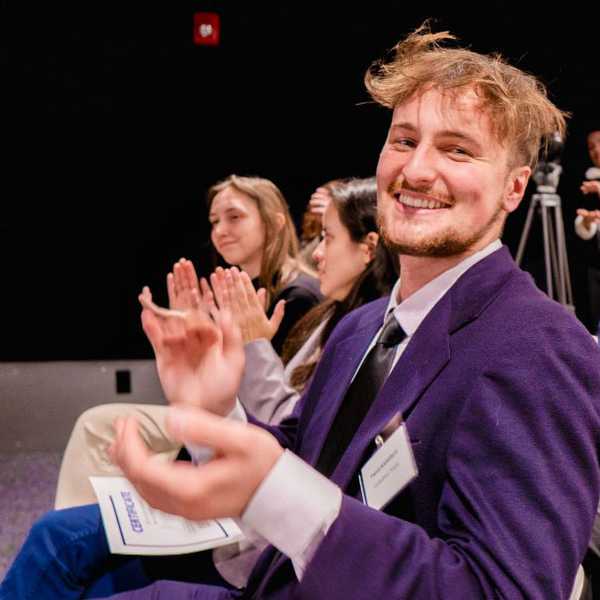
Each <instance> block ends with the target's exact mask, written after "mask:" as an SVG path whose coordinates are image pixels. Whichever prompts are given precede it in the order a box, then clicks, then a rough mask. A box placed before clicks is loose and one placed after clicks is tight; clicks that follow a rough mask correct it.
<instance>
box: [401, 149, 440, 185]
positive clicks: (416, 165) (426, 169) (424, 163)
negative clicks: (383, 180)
mask: <svg viewBox="0 0 600 600" xmlns="http://www.w3.org/2000/svg"><path fill="white" fill-rule="evenodd" d="M434 154H435V152H434V150H433V148H431V147H429V146H426V145H419V146H417V147H416V148H415V149H414V150H413V151H412V152H411V153H410V156H409V157H408V160H407V162H405V163H404V167H403V168H402V175H403V176H404V179H405V180H406V182H407V183H408V184H409V185H410V186H411V187H414V188H417V189H418V188H422V187H428V186H429V185H431V183H432V182H433V181H434V180H435V178H436V175H437V171H436V161H435V156H434Z"/></svg>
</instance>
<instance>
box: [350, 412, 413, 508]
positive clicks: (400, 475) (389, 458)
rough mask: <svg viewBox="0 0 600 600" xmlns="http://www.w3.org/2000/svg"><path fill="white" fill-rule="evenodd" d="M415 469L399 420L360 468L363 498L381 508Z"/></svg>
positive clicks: (404, 484) (405, 432) (403, 426)
mask: <svg viewBox="0 0 600 600" xmlns="http://www.w3.org/2000/svg"><path fill="white" fill-rule="evenodd" d="M418 473H419V471H418V469H417V464H416V462H415V457H414V455H413V451H412V448H411V446H410V439H409V437H408V431H407V430H406V424H405V423H402V424H401V425H400V426H399V427H398V428H397V429H396V430H395V431H394V433H392V434H391V435H390V437H389V438H388V439H387V441H386V442H385V443H384V444H383V445H382V446H381V447H380V448H379V449H378V450H377V451H376V452H375V454H373V456H371V458H370V459H369V460H368V461H367V462H366V463H365V466H364V467H363V468H362V469H361V470H360V474H359V476H358V480H359V482H360V491H361V493H362V497H363V502H364V503H365V504H366V505H367V506H370V507H371V508H376V509H377V510H381V509H382V508H383V507H384V506H385V505H386V504H387V503H388V502H389V501H390V500H392V498H394V496H396V495H397V494H398V493H399V492H400V491H402V489H404V487H405V486H406V485H407V484H408V483H410V482H411V481H412V480H413V479H414V478H415V477H416V476H417V475H418Z"/></svg>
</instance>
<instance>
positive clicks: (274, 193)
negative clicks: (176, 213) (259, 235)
mask: <svg viewBox="0 0 600 600" xmlns="http://www.w3.org/2000/svg"><path fill="white" fill-rule="evenodd" d="M226 188H233V189H235V190H237V191H238V192H241V193H242V194H245V195H246V196H248V197H249V198H251V199H252V200H253V201H254V202H255V204H256V207H257V208H258V212H259V214H260V218H261V220H262V222H263V223H264V225H265V244H264V248H263V254H262V261H261V265H260V274H259V276H258V278H259V284H260V287H264V288H265V289H266V290H267V302H271V300H272V299H273V297H274V296H276V295H277V293H278V292H279V291H280V289H281V288H282V287H284V286H285V285H286V283H288V281H289V280H290V279H291V278H292V276H293V275H294V274H295V273H296V272H297V271H299V270H305V269H304V267H303V266H302V265H301V263H300V260H299V259H298V251H299V244H298V237H297V235H296V229H295V227H294V222H293V221H292V217H291V216H290V211H289V208H288V204H287V202H286V201H285V198H284V197H283V194H282V193H281V191H280V190H279V188H278V187H277V186H276V185H275V184H274V183H273V182H272V181H269V180H268V179H264V178H262V177H241V176H239V175H230V176H229V177H227V178H226V179H223V180H222V181H219V182H217V183H215V184H214V185H213V186H211V187H210V189H209V190H208V194H207V202H208V210H209V211H210V207H211V205H212V201H213V199H214V197H215V196H216V195H217V194H218V193H219V192H221V191H223V190H224V189H226ZM277 215H282V216H283V218H284V222H283V225H281V223H280V220H279V218H278V216H277Z"/></svg>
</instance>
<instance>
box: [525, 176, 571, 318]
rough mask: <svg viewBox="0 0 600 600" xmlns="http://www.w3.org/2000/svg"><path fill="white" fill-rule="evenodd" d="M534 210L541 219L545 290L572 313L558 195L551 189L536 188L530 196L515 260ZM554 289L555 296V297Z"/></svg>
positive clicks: (526, 233) (563, 231)
mask: <svg viewBox="0 0 600 600" xmlns="http://www.w3.org/2000/svg"><path fill="white" fill-rule="evenodd" d="M536 209H538V212H539V214H540V215H541V217H542V231H543V235H544V265H545V270H546V288H547V293H548V296H550V298H552V299H553V300H557V301H558V302H560V303H561V304H563V305H564V306H566V307H567V308H568V309H569V310H570V311H571V312H573V313H574V312H575V305H574V304H573V291H572V289H571V277H570V274H569V261H568V259H567V248H566V245H565V228H564V223H563V217H562V208H561V201H560V196H559V195H558V194H557V193H556V190H555V188H552V187H548V186H538V188H537V193H535V194H533V196H532V197H531V203H530V205H529V210H528V212H527V218H526V220H525V227H524V228H523V233H522V235H521V240H520V242H519V248H518V250H517V257H516V261H517V264H518V265H520V264H521V260H522V258H523V253H524V252H525V245H526V244H527V238H528V237H529V232H530V230H531V224H532V221H533V215H534V211H535V210H536ZM555 290H556V295H555Z"/></svg>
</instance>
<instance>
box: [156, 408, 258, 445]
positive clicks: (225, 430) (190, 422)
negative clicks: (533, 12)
mask: <svg viewBox="0 0 600 600" xmlns="http://www.w3.org/2000/svg"><path fill="white" fill-rule="evenodd" d="M166 423H167V429H168V430H169V433H170V434H171V435H172V436H173V437H174V438H175V440H177V441H178V442H182V443H186V444H198V445H201V446H208V447H209V448H212V449H213V450H215V451H216V452H217V453H218V454H229V453H231V452H232V451H235V449H236V448H237V446H239V443H238V440H239V437H240V435H239V433H240V431H242V430H244V428H245V426H246V424H245V423H242V422H239V421H232V420H229V419H226V418H224V417H219V416H217V415H214V414H212V413H210V412H208V411H205V410H202V409H201V408H190V407H173V406H171V407H169V409H168V411H167V418H166Z"/></svg>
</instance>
